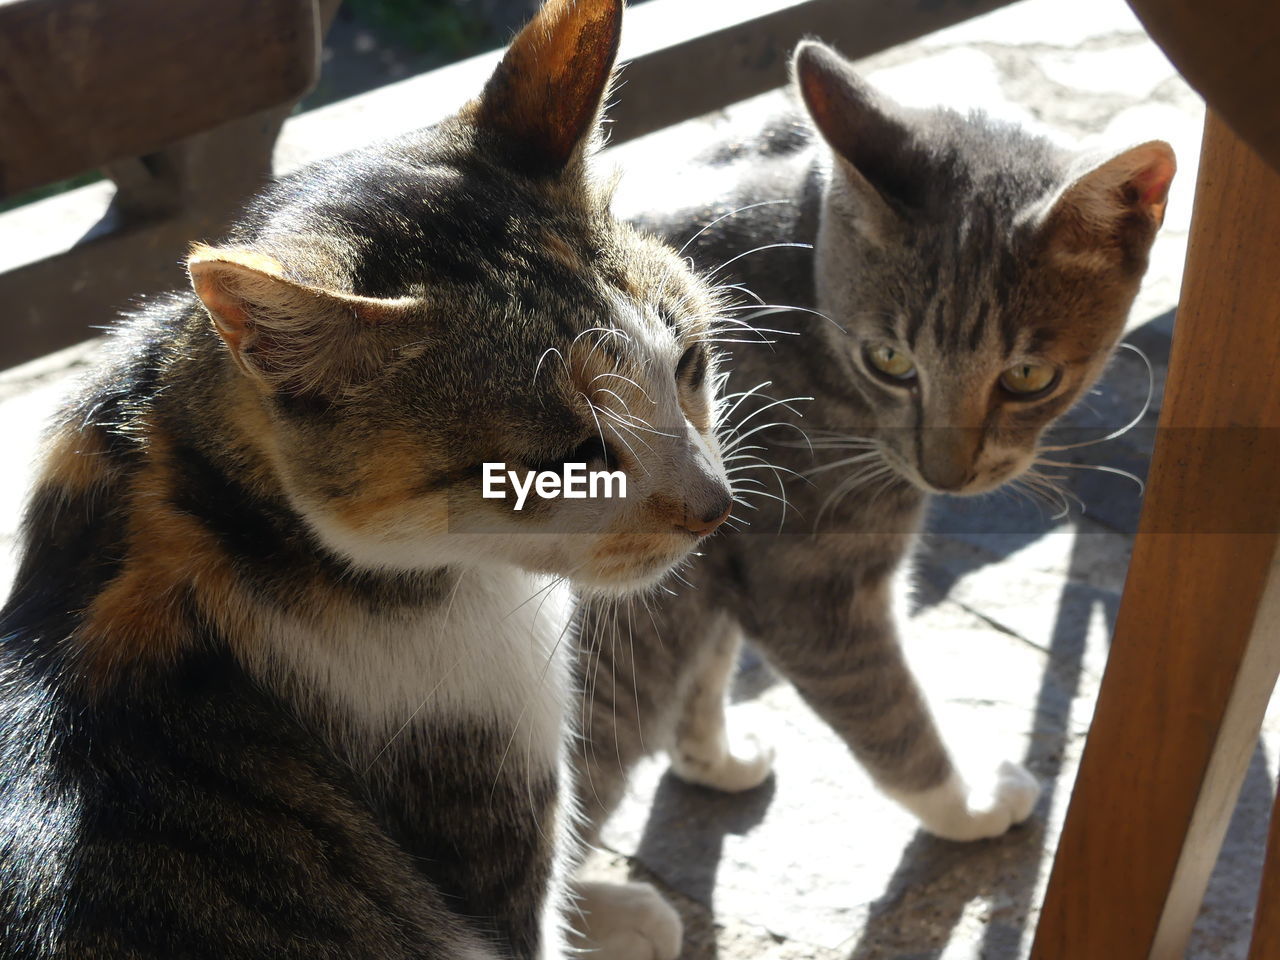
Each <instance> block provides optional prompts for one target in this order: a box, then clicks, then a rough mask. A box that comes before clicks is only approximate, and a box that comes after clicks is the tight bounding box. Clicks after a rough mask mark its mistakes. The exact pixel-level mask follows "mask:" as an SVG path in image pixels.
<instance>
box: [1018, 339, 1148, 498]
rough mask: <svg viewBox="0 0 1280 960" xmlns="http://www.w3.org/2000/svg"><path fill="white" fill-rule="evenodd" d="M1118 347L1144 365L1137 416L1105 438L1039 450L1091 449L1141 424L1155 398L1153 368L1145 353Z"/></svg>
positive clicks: (1131, 347)
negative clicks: (1144, 385)
mask: <svg viewBox="0 0 1280 960" xmlns="http://www.w3.org/2000/svg"><path fill="white" fill-rule="evenodd" d="M1118 347H1120V348H1123V349H1125V350H1130V351H1132V352H1133V353H1136V354H1137V355H1138V357H1139V358H1140V359H1141V360H1142V362H1143V363H1144V364H1145V365H1146V368H1147V398H1146V399H1145V400H1144V401H1143V402H1142V409H1141V410H1139V411H1138V415H1137V416H1136V417H1134V418H1133V419H1132V420H1130V421H1129V422H1128V423H1126V424H1125V425H1124V426H1123V427H1121V428H1120V429H1119V430H1113V431H1111V433H1108V434H1107V435H1106V436H1105V437H1098V438H1097V439H1096V440H1083V441H1081V442H1080V443H1061V444H1055V445H1052V446H1044V447H1041V448H1040V449H1041V450H1043V451H1045V452H1047V453H1060V452H1061V451H1063V450H1078V449H1080V448H1081V447H1092V446H1095V445H1096V444H1099V443H1106V442H1107V441H1108V440H1114V439H1116V437H1122V436H1124V435H1125V434H1126V433H1128V432H1129V431H1130V430H1132V429H1133V428H1134V427H1136V426H1137V425H1138V424H1140V423H1141V422H1142V419H1143V417H1145V416H1146V415H1147V411H1149V410H1150V409H1151V400H1152V398H1153V397H1154V396H1155V392H1156V372H1155V368H1154V367H1153V366H1152V365H1151V358H1150V357H1148V356H1147V355H1146V353H1145V352H1144V351H1143V350H1142V349H1141V348H1140V347H1138V346H1136V345H1135V344H1132V343H1121V344H1118ZM1134 479H1137V478H1134ZM1139 484H1141V481H1139Z"/></svg>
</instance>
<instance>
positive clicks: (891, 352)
mask: <svg viewBox="0 0 1280 960" xmlns="http://www.w3.org/2000/svg"><path fill="white" fill-rule="evenodd" d="M867 363H869V364H871V366H873V367H875V368H876V369H877V370H879V371H880V372H881V373H883V374H884V375H885V376H887V377H891V378H893V379H894V380H911V379H913V378H914V377H915V375H916V365H915V363H914V362H913V361H912V360H911V357H909V356H908V355H907V354H905V353H903V352H902V351H901V350H899V349H898V348H897V347H891V346H889V344H887V343H881V344H878V345H876V346H874V347H868V348H867Z"/></svg>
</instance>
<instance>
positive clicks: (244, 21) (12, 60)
mask: <svg viewBox="0 0 1280 960" xmlns="http://www.w3.org/2000/svg"><path fill="white" fill-rule="evenodd" d="M318 43H319V26H318V20H317V16H316V7H315V2H314V0H271V2H270V3H263V2H261V0H218V2H216V3H209V2H206V0H164V2H162V3H157V2H155V0H110V2H85V0H15V2H9V3H0V196H5V195H10V194H15V193H20V192H22V191H23V190H27V189H30V188H31V187H36V186H40V185H42V184H45V183H51V182H54V181H57V180H61V179H64V178H65V177H69V176H73V175H74V174H77V173H81V172H83V171H85V170H89V169H93V168H96V167H99V166H102V165H103V164H106V163H108V162H110V161H113V160H117V159H120V158H122V157H130V156H137V155H140V154H146V153H152V152H154V151H156V150H158V149H159V148H160V147H162V146H164V145H166V144H169V143H172V142H173V141H175V140H179V139H181V138H183V137H187V136H190V135H192V134H194V133H198V132H200V131H202V130H207V129H209V128H211V127H215V126H217V125H219V124H221V123H225V122H227V121H230V120H233V119H235V118H237V117H242V116H245V115H247V114H251V113H254V112H257V111H260V110H264V109H266V108H268V107H271V106H275V105H277V104H280V103H285V102H291V101H293V100H296V99H297V98H298V97H300V96H301V95H302V94H303V93H305V92H306V91H307V90H308V89H310V88H311V86H312V85H313V84H314V82H315V80H316V76H317V70H318V62H319V57H318V49H319V48H318Z"/></svg>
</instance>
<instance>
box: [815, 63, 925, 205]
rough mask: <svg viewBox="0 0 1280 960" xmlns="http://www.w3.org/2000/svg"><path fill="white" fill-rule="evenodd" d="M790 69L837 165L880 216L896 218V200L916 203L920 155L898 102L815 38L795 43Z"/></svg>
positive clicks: (851, 184)
mask: <svg viewBox="0 0 1280 960" xmlns="http://www.w3.org/2000/svg"><path fill="white" fill-rule="evenodd" d="M792 70H793V73H794V76H795V83H796V87H797V88H798V89H799V91H800V96H801V98H802V99H803V100H804V105H805V107H806V109H807V110H808V111H809V116H810V117H811V118H812V120H813V124H814V126H815V127H816V128H817V130H818V132H819V133H820V134H822V137H823V139H825V140H826V141H827V143H828V144H829V145H830V146H831V149H832V150H833V151H834V152H835V154H836V157H837V158H838V159H839V160H841V161H843V163H839V164H837V166H838V169H839V170H840V172H841V173H842V174H843V175H844V177H845V180H846V181H847V182H848V184H849V186H850V188H851V189H852V190H853V191H854V192H855V193H856V194H858V195H859V196H860V197H862V198H863V200H864V202H865V203H866V205H867V206H868V207H869V208H870V209H871V210H873V211H874V212H875V213H876V214H877V216H878V217H879V218H881V219H883V218H892V217H894V216H895V214H894V213H893V208H892V201H899V202H902V203H905V204H908V205H910V204H912V203H913V202H914V201H915V200H916V199H917V197H916V194H917V193H918V188H917V185H916V184H915V182H914V180H913V178H912V174H913V171H914V168H915V164H916V156H917V154H916V151H915V149H914V142H913V137H912V134H911V130H910V128H909V127H908V126H907V125H906V124H905V123H904V122H903V121H902V120H901V119H900V118H898V117H897V116H896V112H897V111H896V108H895V106H894V105H893V104H892V103H890V102H889V101H888V100H887V99H885V98H884V97H882V96H881V95H880V94H878V93H877V92H876V91H875V90H873V89H872V88H871V87H870V86H868V85H867V84H866V83H865V82H864V81H863V80H862V78H861V77H859V76H858V75H857V74H856V73H855V72H854V71H853V68H852V67H850V66H849V63H848V61H846V60H845V59H844V57H842V56H840V54H838V53H836V51H835V50H832V49H831V48H830V47H828V46H826V45H825V44H823V43H819V42H817V41H815V40H805V41H803V42H802V43H801V44H800V45H799V46H798V47H796V53H795V58H794V60H793V66H792Z"/></svg>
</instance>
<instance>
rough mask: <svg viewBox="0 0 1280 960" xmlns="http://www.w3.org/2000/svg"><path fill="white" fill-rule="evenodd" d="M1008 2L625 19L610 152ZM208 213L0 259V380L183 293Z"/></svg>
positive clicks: (312, 128) (284, 149)
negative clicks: (133, 304) (130, 309)
mask: <svg viewBox="0 0 1280 960" xmlns="http://www.w3.org/2000/svg"><path fill="white" fill-rule="evenodd" d="M20 2H29V0H20ZM129 2H134V0H129ZM1009 2H1010V0H930V2H927V3H911V4H902V3H900V2H897V0H737V2H735V3H733V4H701V3H690V2H689V0H650V2H649V3H646V4H644V5H643V6H641V7H637V8H636V9H635V10H631V11H628V13H627V20H626V26H625V28H624V30H623V34H624V36H623V49H622V56H623V58H624V59H626V60H628V61H629V65H628V66H627V68H626V70H625V71H624V72H623V79H624V81H625V84H624V86H623V87H622V88H621V89H620V90H619V93H618V97H617V99H618V100H619V101H620V103H619V107H618V108H617V109H615V110H614V111H612V115H613V116H614V117H615V118H616V122H615V123H614V124H612V126H611V128H610V138H611V140H612V142H614V143H618V142H621V141H623V140H626V139H629V138H631V137H634V136H639V135H640V134H642V133H646V132H649V131H651V130H653V129H656V128H658V127H661V126H663V125H666V124H669V123H674V122H676V121H679V120H686V119H689V118H691V117H694V116H697V115H699V114H701V113H705V112H707V111H709V110H714V109H717V108H719V107H722V106H725V105H726V104H729V103H732V102H734V101H736V100H740V99H742V98H744V97H748V96H751V95H753V94H756V93H761V92H763V91H765V90H769V89H771V88H773V87H777V86H780V85H781V84H783V83H785V82H786V79H787V77H786V62H787V57H788V55H789V52H790V50H791V48H792V46H794V44H795V42H796V41H797V40H799V39H800V38H801V37H803V36H810V35H821V36H823V37H824V38H825V39H827V40H829V41H831V42H832V43H835V44H836V45H837V46H839V47H840V48H841V49H842V50H843V51H844V52H845V53H846V54H848V55H850V56H855V57H856V56H864V55H867V54H870V53H873V52H875V51H878V50H881V49H884V48H885V47H889V46H892V45H893V44H896V43H902V42H905V41H907V40H910V39H913V38H914V37H917V36H920V35H922V34H925V33H929V32H931V31H933V30H939V29H941V28H943V27H946V26H949V25H951V24H953V23H956V22H959V21H961V20H964V19H967V18H969V17H972V16H976V15H978V14H980V13H985V12H987V11H989V10H993V9H996V8H998V7H1001V6H1004V5H1006V4H1007V3H1009ZM266 6H269V4H268V5H266ZM0 9H3V8H2V7H0ZM500 56H501V51H495V52H493V53H487V54H483V55H481V56H478V57H473V58H471V59H469V60H464V61H462V62H461V63H457V64H453V65H452V66H448V67H443V68H441V69H439V70H435V71H432V72H431V73H427V74H423V75H421V76H418V77H412V78H410V79H408V80H403V81H400V82H399V83H395V84H389V85H388V86H386V87H383V88H381V89H379V90H377V91H374V92H372V93H368V94H362V95H360V96H357V97H352V98H350V99H349V100H347V101H344V102H342V103H337V104H333V105H331V106H328V107H323V108H321V109H318V110H313V111H310V112H309V113H306V114H303V115H301V116H299V117H295V118H293V119H291V120H290V121H289V122H288V123H287V124H286V125H285V127H284V130H283V132H282V133H281V136H280V143H279V144H278V146H277V150H276V158H277V170H278V172H280V173H287V172H289V170H291V169H294V168H296V167H298V166H301V165H303V164H304V163H309V162H313V161H316V160H321V159H324V158H326V157H331V156H335V155H337V154H340V153H343V152H345V151H347V150H350V149H353V148H355V147H359V146H363V145H365V144H367V143H369V142H371V141H374V140H377V139H380V138H385V137H393V136H399V135H401V134H404V133H408V132H410V131H412V130H414V129H417V128H419V127H423V126H426V125H428V124H430V123H433V122H435V121H437V120H439V119H441V118H442V117H444V116H446V115H447V114H449V113H451V112H452V111H454V110H456V109H457V108H458V106H460V105H461V102H462V101H463V100H464V99H466V98H467V97H470V96H472V95H474V94H475V92H476V91H478V90H479V89H480V87H481V86H482V85H483V83H484V81H485V79H486V78H487V77H488V75H489V74H490V73H491V72H492V70H493V67H494V65H495V64H496V63H497V60H498V58H499V57H500ZM2 155H3V153H2V148H0V156H2ZM216 166H217V165H216V164H213V163H210V164H206V167H207V168H209V169H214V168H216ZM125 172H126V173H127V170H126V171H125ZM193 192H194V193H198V192H199V191H198V190H190V189H189V190H187V193H188V194H190V193H193ZM56 199H59V200H62V199H63V198H56ZM64 202H65V201H64ZM208 206H209V205H206V208H205V209H201V210H195V211H190V212H188V211H183V212H182V213H181V214H180V215H179V216H177V217H175V218H169V219H164V220H161V221H159V222H156V223H154V224H146V223H141V224H139V223H130V224H128V225H127V226H126V225H125V224H119V225H117V224H114V223H108V224H104V225H103V226H102V227H101V228H99V229H97V230H95V231H94V232H93V235H92V237H91V238H89V239H88V240H85V239H83V238H82V235H81V232H76V231H72V232H69V233H68V234H67V235H66V236H65V238H59V239H58V242H57V243H52V244H46V246H49V247H52V249H51V251H50V254H49V256H48V257H47V258H44V259H41V260H36V261H34V262H32V261H31V258H30V256H29V255H21V254H22V252H21V251H19V254H20V255H21V259H17V260H14V259H6V258H5V257H4V256H3V255H0V303H11V304H12V303H16V304H21V311H20V314H21V318H20V320H19V321H17V322H18V324H19V329H20V330H21V331H22V332H21V333H18V334H11V335H9V336H6V337H5V338H3V339H0V369H3V368H4V367H8V366H12V365H14V364H17V363H22V362H24V361H26V360H30V359H32V358H34V357H37V356H40V355H41V354H42V353H45V352H48V351H50V350H55V349H59V348H61V347H65V346H70V345H71V344H73V343H77V342H79V341H81V340H83V339H85V337H87V336H89V335H91V334H92V332H93V331H92V330H91V326H93V325H102V324H103V323H105V322H107V321H108V320H109V319H110V317H111V315H112V312H113V311H114V310H116V309H119V308H120V307H123V306H125V305H127V303H128V302H129V301H130V300H132V299H134V298H136V297H138V296H141V295H145V294H149V293H155V292H159V291H163V290H166V289H170V288H172V287H174V286H176V285H179V284H181V283H183V282H184V277H183V275H182V272H181V270H180V269H179V266H178V261H179V259H180V258H181V256H182V255H183V252H184V250H185V246H186V242H187V241H189V240H192V239H197V238H201V237H205V238H207V237H208V236H209V231H211V230H214V229H217V221H218V217H215V216H211V215H210V213H209V210H208ZM222 212H223V214H225V213H226V211H225V210H224V211H222ZM8 216H10V217H12V216H13V214H9V215H8ZM5 217H6V215H3V214H0V232H3V231H4V230H5Z"/></svg>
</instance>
